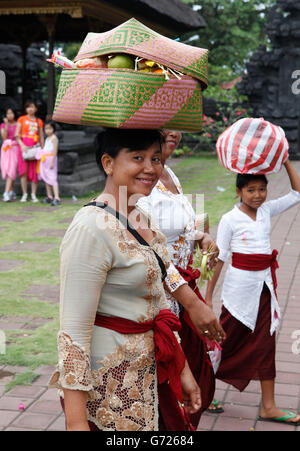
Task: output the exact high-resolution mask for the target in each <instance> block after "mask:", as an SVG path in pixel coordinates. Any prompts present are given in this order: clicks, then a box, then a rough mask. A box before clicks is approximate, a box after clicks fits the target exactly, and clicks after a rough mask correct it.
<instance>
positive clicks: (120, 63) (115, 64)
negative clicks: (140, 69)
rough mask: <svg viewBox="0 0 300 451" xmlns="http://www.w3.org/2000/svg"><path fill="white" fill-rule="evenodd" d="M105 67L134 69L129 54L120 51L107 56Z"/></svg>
mask: <svg viewBox="0 0 300 451" xmlns="http://www.w3.org/2000/svg"><path fill="white" fill-rule="evenodd" d="M107 67H108V68H109V69H134V61H133V59H132V57H131V56H129V55H126V54H124V53H120V54H118V55H114V56H112V57H111V58H109V60H108V63H107Z"/></svg>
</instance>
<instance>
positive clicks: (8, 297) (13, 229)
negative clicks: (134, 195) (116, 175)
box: [0, 195, 92, 383]
mask: <svg viewBox="0 0 300 451" xmlns="http://www.w3.org/2000/svg"><path fill="white" fill-rule="evenodd" d="M91 197H92V195H91V196H87V197H85V198H83V199H80V201H79V202H78V203H76V204H73V203H64V204H63V205H62V206H61V207H60V208H59V209H57V210H53V211H51V210H50V211H49V209H51V208H52V207H50V206H48V205H45V206H43V208H45V213H44V212H40V211H37V212H26V211H24V210H22V209H23V208H24V207H26V206H29V205H30V206H32V205H33V204H31V203H30V202H28V203H27V204H20V203H19V202H14V203H9V204H5V203H1V204H0V214H1V215H16V216H26V215H27V214H28V215H30V219H29V220H27V221H26V222H1V228H2V227H3V229H2V230H0V242H1V246H0V247H1V248H3V247H4V246H6V245H9V244H15V243H18V242H20V241H22V242H24V243H27V242H41V243H53V244H55V247H53V248H51V249H50V250H48V251H46V252H40V253H39V252H25V251H24V252H7V251H6V252H0V259H9V260H10V259H11V260H15V259H16V260H21V261H23V265H21V266H19V267H17V268H16V269H14V270H12V271H8V272H2V273H0V286H1V291H0V319H1V317H2V320H4V319H5V318H6V317H13V318H15V319H16V320H17V318H18V317H22V318H23V317H30V318H33V319H34V318H45V319H48V320H49V321H48V322H47V323H45V324H42V325H41V326H40V327H38V328H36V329H34V330H27V329H14V330H5V335H6V340H7V346H6V353H5V354H1V355H0V366H1V365H13V366H25V367H28V372H27V373H26V375H27V376H28V377H27V379H26V375H25V376H24V375H23V376H22V377H21V375H20V376H19V375H18V377H17V379H16V381H13V383H23V382H24V381H26V380H27V381H32V377H33V376H32V375H33V374H34V373H33V370H35V369H36V368H38V367H39V366H41V365H51V364H56V362H57V341H56V340H57V332H58V327H59V305H58V304H55V303H50V302H44V301H41V300H40V299H39V298H37V297H27V296H26V297H25V296H24V295H23V293H24V292H25V291H26V290H27V289H28V288H29V287H30V286H31V285H51V286H55V285H59V246H60V242H61V238H56V237H50V236H46V237H45V236H43V237H38V236H35V234H36V233H37V232H39V231H40V230H41V229H63V230H65V229H66V228H67V226H68V224H67V223H60V222H59V221H61V220H63V219H71V218H72V217H73V216H74V214H75V213H76V211H77V210H78V209H79V208H80V206H81V205H84V203H86V202H87V201H88V200H90V199H91ZM38 207H39V208H40V207H42V204H39V205H38ZM24 377H25V379H24ZM20 381H21V382H20Z"/></svg>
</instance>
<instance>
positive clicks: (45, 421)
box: [0, 162, 300, 431]
mask: <svg viewBox="0 0 300 451" xmlns="http://www.w3.org/2000/svg"><path fill="white" fill-rule="evenodd" d="M294 165H295V167H296V169H297V171H298V173H299V174H300V162H295V163H294ZM288 187H289V182H288V178H287V176H286V173H285V171H282V172H281V173H280V174H277V175H276V176H271V177H270V183H269V191H270V196H269V198H275V197H278V196H280V195H282V194H284V193H286V192H287V191H288ZM299 230H300V205H299V206H297V207H294V208H292V209H290V210H289V211H288V212H286V213H284V214H282V215H280V216H278V217H276V218H274V220H273V230H272V236H271V238H272V246H273V248H276V249H277V250H278V251H279V266H280V268H279V270H278V273H277V274H278V283H279V289H278V296H279V303H280V306H281V313H282V320H281V324H280V328H279V330H278V334H277V355H276V361H277V378H276V395H277V403H278V406H279V407H280V408H282V409H290V410H293V411H295V412H296V411H298V412H300V299H299V298H300V296H299V292H300V258H299V257H300V234H299ZM215 232H216V228H214V229H213V230H212V234H213V235H215ZM221 283H222V279H221V280H220V281H219V284H218V286H217V291H216V296H215V299H216V300H218V299H219V297H220V287H221ZM220 307H221V306H220V302H219V301H218V302H216V306H215V311H216V313H219V311H220ZM296 331H298V333H299V334H298V336H297V337H294V339H293V338H292V334H293V333H296ZM297 338H298V341H299V344H298V346H297V343H296V339H297ZM293 344H294V351H295V352H296V351H298V354H296V353H293ZM53 369H54V367H41V368H38V369H37V370H36V372H37V373H38V374H40V376H39V377H38V378H37V379H36V380H35V381H34V382H33V384H32V385H31V386H16V387H15V388H13V389H12V390H10V391H9V392H7V393H4V391H5V385H6V384H7V383H8V382H9V380H11V378H12V375H13V374H14V373H18V372H22V371H24V370H25V369H24V368H15V367H9V366H5V367H1V366H0V375H1V378H0V430H3V431H29V430H30V431H32V430H35V431H40V430H46V431H62V430H64V417H63V415H62V412H61V408H60V403H59V400H58V397H57V392H56V390H53V389H48V388H47V382H48V380H49V377H50V374H51V372H52V371H53ZM216 397H217V399H218V400H220V401H221V402H222V403H223V405H224V408H225V412H224V413H222V414H220V415H215V414H208V413H205V414H204V415H203V417H202V419H201V421H200V424H199V430H206V431H249V430H255V431H275V430H276V431H280V430H286V431H294V430H297V431H300V426H299V427H294V426H286V425H281V424H274V423H265V422H259V421H257V420H256V417H257V415H258V413H259V407H260V389H259V383H258V382H251V383H250V384H249V386H248V387H247V389H246V390H245V391H244V392H243V393H240V392H238V391H237V390H235V389H233V388H232V387H230V386H228V385H226V384H224V383H222V382H219V381H217V390H216ZM21 403H22V404H23V406H24V407H25V409H24V410H20V404H21Z"/></svg>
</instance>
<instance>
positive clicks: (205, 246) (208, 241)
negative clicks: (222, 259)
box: [195, 232, 219, 270]
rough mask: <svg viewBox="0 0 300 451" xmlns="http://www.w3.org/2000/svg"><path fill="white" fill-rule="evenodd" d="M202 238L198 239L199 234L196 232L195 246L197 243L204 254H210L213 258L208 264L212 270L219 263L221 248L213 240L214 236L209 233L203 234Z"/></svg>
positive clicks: (208, 267)
mask: <svg viewBox="0 0 300 451" xmlns="http://www.w3.org/2000/svg"><path fill="white" fill-rule="evenodd" d="M201 235H202V237H201V238H200V237H199V238H200V239H197V238H198V236H197V232H196V236H195V245H196V244H197V243H199V246H200V248H201V250H202V254H205V253H206V254H207V253H210V254H211V256H210V257H209V259H208V263H207V269H208V270H210V269H212V268H213V267H214V266H215V265H216V263H217V261H218V255H219V248H218V246H217V245H216V243H215V241H214V240H213V238H212V236H211V235H209V234H208V233H202V232H201Z"/></svg>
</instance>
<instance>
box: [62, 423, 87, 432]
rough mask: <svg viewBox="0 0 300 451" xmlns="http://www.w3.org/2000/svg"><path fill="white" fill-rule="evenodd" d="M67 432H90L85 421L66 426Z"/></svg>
mask: <svg viewBox="0 0 300 451" xmlns="http://www.w3.org/2000/svg"><path fill="white" fill-rule="evenodd" d="M67 431H90V427H89V423H88V422H87V421H86V422H83V423H77V424H71V425H68V424H67Z"/></svg>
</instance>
